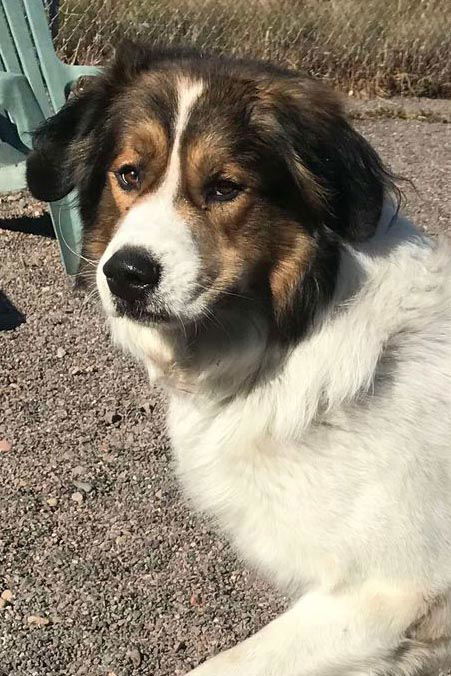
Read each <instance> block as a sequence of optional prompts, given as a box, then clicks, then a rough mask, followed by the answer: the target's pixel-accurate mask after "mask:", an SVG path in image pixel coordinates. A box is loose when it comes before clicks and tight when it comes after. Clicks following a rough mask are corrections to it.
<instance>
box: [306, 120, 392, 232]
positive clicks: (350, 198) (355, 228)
mask: <svg viewBox="0 0 451 676" xmlns="http://www.w3.org/2000/svg"><path fill="white" fill-rule="evenodd" d="M333 126H334V128H333V130H332V136H331V138H330V140H329V141H328V143H327V147H325V148H323V153H324V155H322V157H321V158H320V161H319V162H318V166H317V171H318V174H319V177H320V180H321V182H322V184H323V185H324V186H325V189H326V192H325V196H326V205H327V212H328V213H327V214H326V218H325V223H326V225H327V226H328V227H329V228H330V229H331V230H333V231H334V232H336V233H337V234H338V235H339V236H341V237H343V238H345V239H347V240H350V241H362V240H365V239H368V238H369V237H371V236H372V235H373V234H374V233H375V231H376V227H377V224H378V222H379V218H380V214H381V210H382V205H383V202H384V198H385V197H386V196H387V195H395V194H397V192H398V191H397V188H396V186H395V183H394V179H393V177H392V175H391V173H390V172H389V171H388V169H386V168H385V166H384V165H383V163H382V161H381V159H380V157H379V155H378V154H377V153H376V151H375V150H374V149H373V148H372V147H371V145H370V144H369V143H368V141H366V140H365V139H364V138H363V137H362V136H361V135H360V134H359V133H358V132H357V131H356V130H355V129H353V128H352V127H351V126H350V124H349V123H348V122H347V120H346V119H344V118H342V119H340V120H337V122H336V124H335V125H333Z"/></svg>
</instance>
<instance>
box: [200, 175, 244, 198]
mask: <svg viewBox="0 0 451 676" xmlns="http://www.w3.org/2000/svg"><path fill="white" fill-rule="evenodd" d="M242 190H243V186H242V185H239V183H235V181H230V180H228V179H225V178H220V179H216V180H214V181H212V182H211V183H210V184H209V185H208V186H207V188H206V190H205V200H206V202H207V203H211V202H231V201H232V200H234V199H235V197H237V195H238V194H239V193H240V192H242Z"/></svg>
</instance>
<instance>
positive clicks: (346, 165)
mask: <svg viewBox="0 0 451 676" xmlns="http://www.w3.org/2000/svg"><path fill="white" fill-rule="evenodd" d="M261 101H262V102H263V106H264V107H263V111H264V112H263V118H264V119H265V126H264V129H265V132H264V133H266V134H272V135H273V139H272V143H273V146H274V147H276V148H279V152H280V153H281V154H283V157H284V161H285V163H286V164H287V165H288V169H289V172H290V174H291V176H292V177H293V179H294V181H295V184H296V186H297V189H298V191H299V200H302V202H303V203H304V204H305V205H306V211H307V213H309V214H310V215H311V218H312V220H313V221H314V222H315V224H316V225H323V226H326V227H327V228H329V229H330V230H332V231H333V232H335V233H336V234H337V235H338V236H340V237H341V238H343V239H346V240H348V241H362V240H365V239H367V238H369V237H371V236H372V235H373V234H374V232H375V230H376V226H377V223H378V221H379V217H380V213H381V210H382V204H383V200H384V196H385V195H386V194H387V193H392V192H395V193H396V192H397V189H396V187H395V184H394V180H393V177H392V175H391V174H390V172H389V171H388V170H387V169H386V168H385V167H384V165H383V163H382V161H381V159H380V158H379V156H378V154H377V153H376V151H375V150H373V148H372V147H371V146H370V144H369V143H368V142H367V141H366V140H365V139H364V138H363V137H362V136H361V135H360V134H359V133H358V132H357V131H356V130H355V129H353V128H352V126H351V125H350V123H349V121H348V119H347V117H346V114H345V112H344V110H343V107H342V105H341V101H340V99H339V98H338V96H337V95H336V94H335V93H334V92H333V91H332V90H331V89H329V88H328V87H327V86H326V85H323V84H322V83H321V82H318V81H316V80H313V79H310V78H307V77H306V78H302V77H300V76H297V75H288V76H281V77H280V79H274V80H272V82H271V83H269V84H266V85H263V86H262V95H261ZM261 111H262V108H260V114H262V112H261ZM274 135H275V136H274Z"/></svg>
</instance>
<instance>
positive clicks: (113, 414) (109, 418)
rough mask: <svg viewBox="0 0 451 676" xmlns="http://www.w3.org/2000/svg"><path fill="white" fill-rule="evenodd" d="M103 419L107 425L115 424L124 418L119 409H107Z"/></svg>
mask: <svg viewBox="0 0 451 676" xmlns="http://www.w3.org/2000/svg"><path fill="white" fill-rule="evenodd" d="M103 419H104V420H105V422H106V424H107V425H114V423H117V422H120V421H121V420H122V416H121V414H120V413H118V412H117V411H107V412H106V413H105V416H104V418H103Z"/></svg>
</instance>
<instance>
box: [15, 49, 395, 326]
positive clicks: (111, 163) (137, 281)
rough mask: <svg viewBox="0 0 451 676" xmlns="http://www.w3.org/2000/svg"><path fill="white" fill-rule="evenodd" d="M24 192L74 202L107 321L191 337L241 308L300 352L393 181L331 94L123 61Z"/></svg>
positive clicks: (161, 58)
mask: <svg viewBox="0 0 451 676" xmlns="http://www.w3.org/2000/svg"><path fill="white" fill-rule="evenodd" d="M28 182H29V185H30V188H31V191H32V192H33V194H34V195H36V196H37V197H39V198H41V199H44V200H54V199H59V198H61V197H62V196H63V195H65V194H67V193H68V192H69V191H70V190H71V189H72V188H73V187H77V188H78V190H79V195H80V206H81V212H82V217H83V220H84V224H85V240H84V247H83V253H84V255H85V256H86V257H88V258H90V259H95V260H96V261H98V265H97V285H98V289H99V292H100V296H101V298H102V302H103V305H104V307H105V309H106V311H107V313H108V314H109V315H110V316H125V317H128V318H129V319H130V321H133V322H140V323H141V324H149V325H152V326H155V325H156V324H167V325H169V324H171V323H174V322H175V323H177V322H178V321H181V322H183V323H184V324H190V323H195V322H199V321H201V320H202V319H203V318H205V317H208V316H211V315H212V314H214V313H215V312H216V311H217V309H218V308H221V307H222V306H229V307H230V306H233V304H234V303H238V299H243V298H245V299H248V300H251V301H255V302H254V304H253V307H258V308H260V310H259V311H261V312H262V313H263V314H264V315H265V317H266V320H267V322H268V326H270V327H271V328H273V329H274V330H275V332H276V333H277V334H279V335H280V337H281V338H287V337H288V338H297V337H299V335H300V333H302V331H303V330H304V329H305V327H306V326H307V325H308V324H309V322H310V321H311V319H312V317H313V316H314V314H315V312H316V311H317V309H318V307H319V306H320V305H321V304H322V303H324V302H326V301H327V299H328V298H329V297H330V296H331V294H332V293H333V288H334V284H335V278H336V271H337V267H338V257H339V253H338V250H339V242H340V240H341V239H342V240H358V239H365V238H367V237H369V236H371V234H372V233H373V232H374V229H375V227H376V224H377V221H378V218H379V213H380V210H381V206H382V200H383V195H384V190H385V189H386V186H387V182H388V177H387V174H386V173H385V171H384V169H383V167H382V165H381V163H380V161H379V159H378V157H377V155H376V154H375V153H374V151H373V150H372V149H371V148H370V146H369V145H368V144H367V143H366V142H365V141H364V140H363V139H362V138H361V137H360V136H359V135H358V134H357V133H356V132H355V131H354V130H353V129H352V128H351V127H350V126H349V124H348V122H347V121H346V119H345V117H344V114H343V112H342V109H341V106H340V104H339V102H338V100H337V98H336V97H335V95H334V94H333V93H332V92H330V91H329V90H328V89H327V88H326V87H324V86H323V85H321V84H320V83H317V82H315V81H312V80H309V79H307V78H301V77H300V76H299V75H297V74H293V73H290V72H285V71H281V70H279V69H276V68H272V67H269V66H266V65H261V64H254V63H245V62H237V61H227V60H218V59H213V58H212V59H208V58H205V57H203V58H200V57H199V56H198V55H193V54H190V53H185V52H179V53H177V52H153V51H150V50H148V49H145V48H140V47H136V46H131V45H127V46H125V47H124V48H123V49H122V50H120V52H119V54H118V56H117V57H116V60H115V62H114V63H113V64H112V66H110V68H109V69H107V71H106V73H105V75H102V76H100V77H99V78H96V79H95V81H94V82H93V83H92V84H91V86H89V87H88V88H87V89H86V90H85V91H84V92H83V93H82V94H81V96H79V97H77V98H75V99H73V100H72V101H70V102H69V103H68V104H67V106H65V108H64V109H63V110H62V111H60V113H58V114H57V115H56V116H55V117H54V118H52V119H51V120H49V121H48V122H47V123H46V125H45V126H44V127H43V128H42V129H41V131H40V132H39V133H38V135H37V139H36V144H35V149H34V151H33V152H32V154H31V156H30V158H29V161H28ZM243 307H244V306H241V311H242V310H243Z"/></svg>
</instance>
